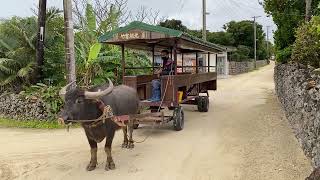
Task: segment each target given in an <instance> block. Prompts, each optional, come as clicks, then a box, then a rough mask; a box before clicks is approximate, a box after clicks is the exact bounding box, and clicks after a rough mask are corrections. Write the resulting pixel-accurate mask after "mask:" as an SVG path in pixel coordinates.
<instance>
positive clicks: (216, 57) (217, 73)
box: [216, 53, 218, 75]
mask: <svg viewBox="0 0 320 180" xmlns="http://www.w3.org/2000/svg"><path fill="white" fill-rule="evenodd" d="M216 73H217V75H218V53H217V54H216Z"/></svg>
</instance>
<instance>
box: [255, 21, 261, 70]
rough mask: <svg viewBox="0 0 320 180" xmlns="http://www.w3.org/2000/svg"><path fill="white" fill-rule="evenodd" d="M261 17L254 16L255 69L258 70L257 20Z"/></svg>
mask: <svg viewBox="0 0 320 180" xmlns="http://www.w3.org/2000/svg"><path fill="white" fill-rule="evenodd" d="M259 17H261V16H253V31H254V32H253V34H254V38H253V41H254V68H255V69H256V68H257V24H256V19H257V18H259Z"/></svg>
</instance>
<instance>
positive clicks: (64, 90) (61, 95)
mask: <svg viewBox="0 0 320 180" xmlns="http://www.w3.org/2000/svg"><path fill="white" fill-rule="evenodd" d="M75 82H76V81H72V82H71V83H69V84H67V85H66V86H64V87H63V88H61V90H60V91H59V96H60V97H61V99H63V100H64V96H65V95H66V93H67V89H68V87H69V86H71V85H72V84H73V83H75Z"/></svg>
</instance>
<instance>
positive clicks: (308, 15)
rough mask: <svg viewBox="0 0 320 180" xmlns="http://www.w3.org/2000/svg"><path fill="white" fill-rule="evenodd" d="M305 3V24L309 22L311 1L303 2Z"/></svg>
mask: <svg viewBox="0 0 320 180" xmlns="http://www.w3.org/2000/svg"><path fill="white" fill-rule="evenodd" d="M305 1H306V22H309V21H310V20H311V4H312V0H305Z"/></svg>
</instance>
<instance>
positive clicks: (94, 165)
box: [86, 162, 97, 171]
mask: <svg viewBox="0 0 320 180" xmlns="http://www.w3.org/2000/svg"><path fill="white" fill-rule="evenodd" d="M96 166H97V163H91V162H90V163H89V164H88V166H87V168H86V169H87V171H93V170H94V169H96Z"/></svg>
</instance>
